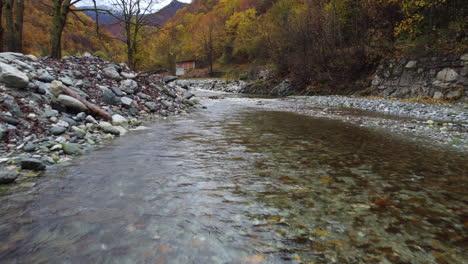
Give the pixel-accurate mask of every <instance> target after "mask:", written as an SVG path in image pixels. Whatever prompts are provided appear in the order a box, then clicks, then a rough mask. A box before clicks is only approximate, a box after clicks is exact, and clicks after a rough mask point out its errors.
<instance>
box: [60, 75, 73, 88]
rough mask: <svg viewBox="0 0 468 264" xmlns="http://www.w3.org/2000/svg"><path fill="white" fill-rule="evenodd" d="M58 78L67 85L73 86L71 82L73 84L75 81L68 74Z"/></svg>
mask: <svg viewBox="0 0 468 264" xmlns="http://www.w3.org/2000/svg"><path fill="white" fill-rule="evenodd" d="M59 80H60V81H61V82H62V83H63V84H65V85H67V86H73V84H75V82H74V81H73V80H72V78H70V76H64V77H60V79H59Z"/></svg>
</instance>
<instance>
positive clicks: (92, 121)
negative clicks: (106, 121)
mask: <svg viewBox="0 0 468 264" xmlns="http://www.w3.org/2000/svg"><path fill="white" fill-rule="evenodd" d="M85 120H86V122H88V123H93V124H97V121H96V119H95V118H94V117H93V116H91V115H88V116H87V117H86V119H85Z"/></svg>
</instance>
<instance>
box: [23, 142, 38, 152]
mask: <svg viewBox="0 0 468 264" xmlns="http://www.w3.org/2000/svg"><path fill="white" fill-rule="evenodd" d="M36 149H37V145H36V144H34V143H31V142H29V143H27V144H26V145H24V147H23V151H25V152H33V151H35V150H36Z"/></svg>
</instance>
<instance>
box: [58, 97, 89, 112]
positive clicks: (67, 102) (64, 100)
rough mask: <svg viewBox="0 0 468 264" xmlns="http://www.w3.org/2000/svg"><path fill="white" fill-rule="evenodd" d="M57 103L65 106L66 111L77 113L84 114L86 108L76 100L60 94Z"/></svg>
mask: <svg viewBox="0 0 468 264" xmlns="http://www.w3.org/2000/svg"><path fill="white" fill-rule="evenodd" d="M57 102H58V103H60V104H61V105H63V106H65V107H66V108H67V109H70V110H73V111H77V112H86V111H87V110H88V108H87V107H86V105H84V104H83V103H82V102H80V101H78V100H77V99H75V98H73V97H71V96H68V95H64V94H61V95H59V96H58V98H57Z"/></svg>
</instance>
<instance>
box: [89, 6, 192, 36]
mask: <svg viewBox="0 0 468 264" xmlns="http://www.w3.org/2000/svg"><path fill="white" fill-rule="evenodd" d="M186 5H187V4H186V3H182V2H179V1H177V0H173V1H172V2H171V3H169V4H168V5H166V6H165V7H163V8H161V9H160V10H159V11H158V12H156V13H153V14H149V15H148V19H149V20H150V21H151V22H152V23H155V24H157V25H163V24H164V23H166V21H168V20H169V19H170V18H172V17H173V16H174V15H175V14H176V13H177V11H179V10H180V9H182V8H184V7H185V6H186ZM80 8H81V9H86V8H89V9H91V8H94V7H93V6H81V7H80ZM98 8H99V9H105V10H111V7H108V6H98ZM83 13H85V14H86V15H87V16H88V17H90V18H91V19H93V20H94V21H96V12H94V11H83ZM115 15H117V16H120V15H119V14H118V13H115ZM98 16H99V24H101V25H110V26H106V28H108V29H109V30H110V31H111V32H112V33H117V34H119V32H121V31H122V30H121V29H119V26H118V25H119V24H120V23H119V22H118V21H117V19H116V18H115V17H114V16H112V15H109V14H105V13H100V14H99V15H98Z"/></svg>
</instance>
